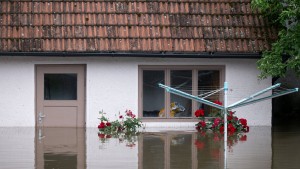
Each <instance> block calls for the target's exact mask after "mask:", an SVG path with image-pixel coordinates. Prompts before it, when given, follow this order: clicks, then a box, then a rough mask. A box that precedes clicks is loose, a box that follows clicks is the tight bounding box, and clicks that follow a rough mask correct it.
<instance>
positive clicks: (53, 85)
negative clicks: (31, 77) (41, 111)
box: [44, 74, 77, 100]
mask: <svg viewBox="0 0 300 169" xmlns="http://www.w3.org/2000/svg"><path fill="white" fill-rule="evenodd" d="M44 99H45V100H77V74H45V76H44Z"/></svg>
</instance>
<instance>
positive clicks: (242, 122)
mask: <svg viewBox="0 0 300 169" xmlns="http://www.w3.org/2000/svg"><path fill="white" fill-rule="evenodd" d="M240 123H241V124H242V125H243V127H246V126H247V120H246V119H243V118H241V119H240Z"/></svg>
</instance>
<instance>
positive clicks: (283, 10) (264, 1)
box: [251, 0, 300, 78]
mask: <svg viewBox="0 0 300 169" xmlns="http://www.w3.org/2000/svg"><path fill="white" fill-rule="evenodd" d="M251 3H252V7H253V8H254V9H258V10H259V11H260V12H262V13H263V14H264V15H265V17H267V18H269V21H272V24H273V26H276V27H277V28H278V30H279V32H278V40H277V41H276V42H274V43H273V44H272V48H271V50H270V51H264V52H263V56H262V58H261V59H260V60H259V61H258V68H259V69H260V70H261V71H262V73H261V75H260V77H261V78H266V77H268V76H273V77H282V76H284V75H285V72H286V71H287V70H294V71H295V72H296V73H297V74H298V75H300V21H299V18H300V0H252V2H251Z"/></svg>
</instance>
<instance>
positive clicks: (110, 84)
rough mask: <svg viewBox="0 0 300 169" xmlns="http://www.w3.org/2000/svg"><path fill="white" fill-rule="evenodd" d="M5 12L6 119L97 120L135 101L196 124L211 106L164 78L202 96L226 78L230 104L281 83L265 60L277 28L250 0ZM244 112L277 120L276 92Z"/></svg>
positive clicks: (23, 1)
mask: <svg viewBox="0 0 300 169" xmlns="http://www.w3.org/2000/svg"><path fill="white" fill-rule="evenodd" d="M0 14H1V15H0V27H1V31H0V77H1V83H0V95H1V97H0V107H1V110H0V126H10V127H20V126H21V127H23V126H31V127H32V126H40V127H41V126H66V127H96V126H97V125H98V123H99V119H98V117H99V114H98V112H99V111H102V110H103V111H104V112H106V114H107V116H108V117H109V118H110V119H114V118H115V117H116V116H118V114H119V113H123V112H124V111H125V110H126V109H130V110H132V111H133V112H134V113H135V114H136V115H137V116H138V117H139V118H141V119H142V121H143V122H144V123H145V124H146V126H150V127H193V126H194V124H195V122H196V121H197V119H196V117H195V115H194V112H195V111H196V110H197V109H199V108H200V107H201V108H204V109H205V110H207V111H210V108H209V107H205V105H202V104H199V103H197V102H196V101H192V100H190V99H186V98H181V97H179V96H176V95H173V94H170V93H167V92H165V91H164V90H163V89H161V88H160V87H158V83H162V84H165V85H167V86H172V87H178V88H179V87H180V88H181V89H184V90H187V91H189V92H190V93H191V94H195V95H200V94H201V92H207V91H211V90H216V89H218V88H222V86H223V83H224V82H225V81H226V82H228V84H229V91H228V95H229V97H228V102H229V104H230V103H233V102H235V101H238V100H240V99H242V98H244V97H246V96H248V95H249V94H252V93H253V92H256V91H259V90H261V89H264V88H266V87H269V86H270V85H272V81H271V79H264V80H259V79H258V75H259V74H260V71H259V70H258V69H257V64H256V62H257V60H258V59H259V58H260V57H261V52H262V51H263V50H265V49H270V42H272V41H273V40H275V39H276V31H275V29H274V28H272V27H270V26H268V23H267V21H266V20H264V19H263V17H262V16H261V15H260V14H259V13H257V11H253V10H252V9H251V7H250V0H246V1H240V0H233V1H232V0H231V1H229V0H214V1H198V0H189V1H184V0H183V1H178V0H159V1H158V0H153V1H147V0H145V1H144V0H141V1H140V0H139V1H138V0H109V1H108V0H77V1H71V0H66V1H58V0H43V1H39V0H35V1H29V0H28V1H27V0H12V1H1V2H0ZM198 89H202V90H201V91H199V92H198V91H197V90H198ZM209 99H210V100H211V101H215V100H218V101H220V102H223V98H222V97H220V96H219V95H215V96H212V97H210V98H209ZM174 107H176V108H180V110H178V111H177V112H173V110H175V109H176V108H174ZM236 114H237V116H238V117H244V118H246V119H247V120H248V124H249V125H250V126H271V116H272V113H271V100H267V101H264V102H260V103H257V104H253V105H249V106H247V107H243V108H239V109H236Z"/></svg>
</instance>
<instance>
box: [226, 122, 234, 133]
mask: <svg viewBox="0 0 300 169" xmlns="http://www.w3.org/2000/svg"><path fill="white" fill-rule="evenodd" d="M227 130H228V131H229V132H231V133H234V132H235V127H234V126H233V125H232V124H231V123H229V124H228V128H227Z"/></svg>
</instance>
